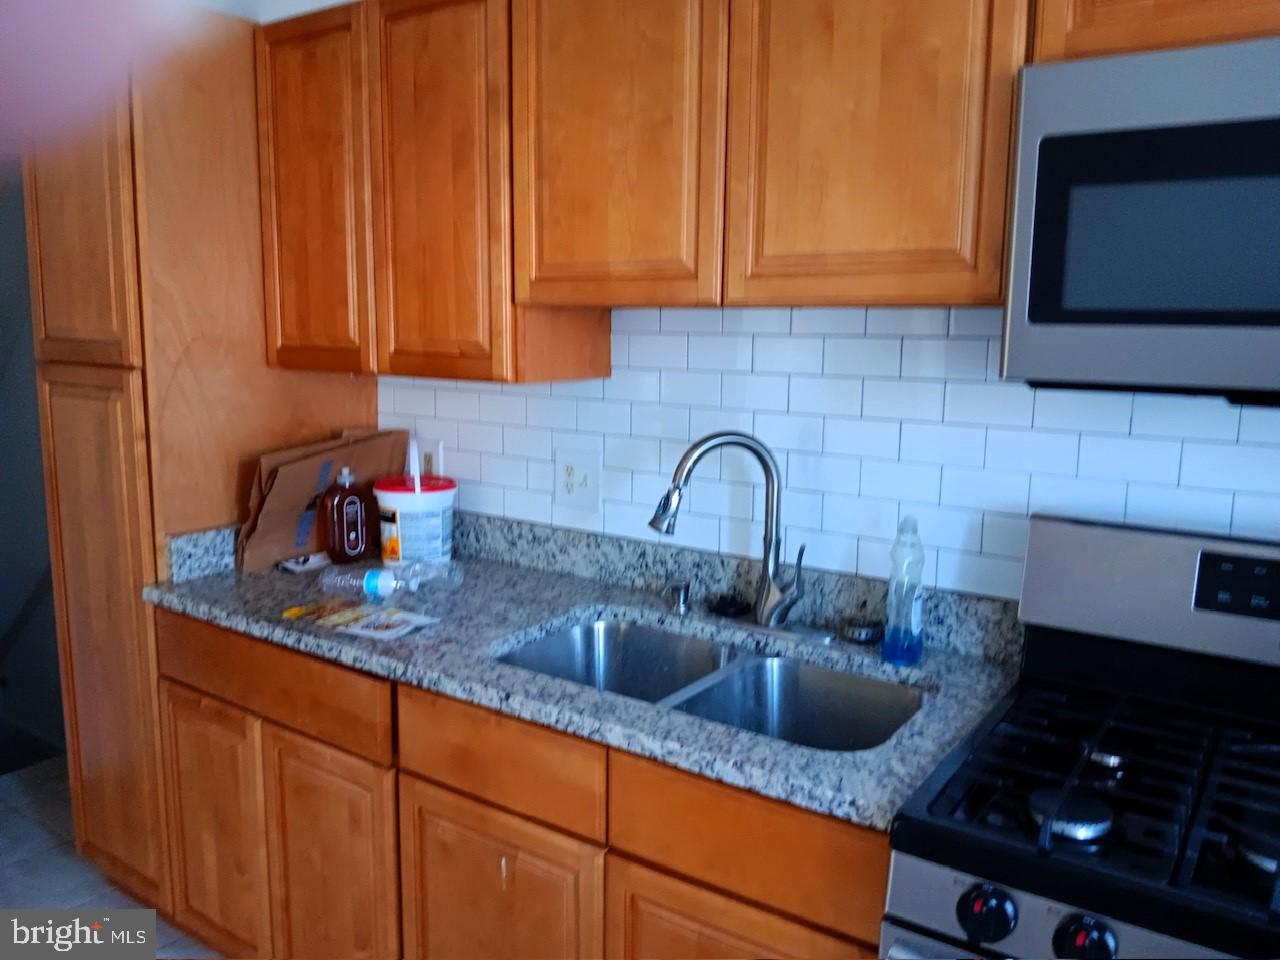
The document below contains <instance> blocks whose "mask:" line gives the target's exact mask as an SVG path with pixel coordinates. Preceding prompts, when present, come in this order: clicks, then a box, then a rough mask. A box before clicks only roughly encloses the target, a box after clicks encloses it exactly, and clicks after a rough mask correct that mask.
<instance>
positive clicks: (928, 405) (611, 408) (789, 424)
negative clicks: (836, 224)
mask: <svg viewBox="0 0 1280 960" xmlns="http://www.w3.org/2000/svg"><path fill="white" fill-rule="evenodd" d="M613 331H614V336H613V365H614V371H613V376H612V377H611V378H610V379H608V380H591V381H582V382H577V383H563V384H555V385H553V386H548V385H535V386H514V387H513V386H503V387H498V386H496V385H493V384H476V383H469V382H466V381H462V382H458V383H454V382H450V381H439V380H414V379H408V378H396V377H383V378H381V379H380V380H379V394H378V405H379V410H380V414H381V420H382V422H383V424H384V425H387V426H403V427H409V428H411V429H415V430H416V431H417V432H418V434H419V435H420V436H421V437H423V438H424V439H427V438H439V439H442V440H443V441H444V442H445V444H446V447H447V457H446V468H447V470H448V471H449V472H450V473H451V474H453V475H454V476H456V477H458V478H459V480H460V481H461V494H460V496H461V505H462V506H463V508H465V509H468V510H473V511H477V512H481V513H491V514H499V515H505V516H509V517H516V518H520V519H524V520H533V521H538V522H544V523H547V522H552V523H555V524H558V525H562V526H568V527H579V528H585V529H590V530H597V531H603V532H605V533H610V534H617V535H620V536H627V537H638V538H644V539H651V538H654V537H656V534H653V533H652V532H651V531H650V530H649V529H648V527H647V526H646V523H647V521H648V519H649V517H650V515H651V513H652V510H653V506H654V504H655V503H656V502H657V499H658V497H659V496H660V495H661V493H662V491H663V490H665V489H666V486H667V483H668V482H669V480H670V471H671V469H672V467H673V465H674V463H675V461H676V459H677V458H678V457H679V455H680V453H681V452H683V450H684V449H685V447H686V446H687V445H688V442H689V439H690V438H696V437H699V436H701V435H703V434H705V433H708V432H710V431H712V430H718V429H723V428H735V429H742V430H748V431H754V432H755V433H756V434H758V435H759V436H760V437H761V438H762V439H763V440H765V442H767V443H768V444H769V445H770V446H772V447H773V448H774V450H775V452H776V453H777V454H778V457H779V460H781V461H783V464H784V469H785V470H786V472H787V489H786V492H785V495H784V499H783V509H784V513H785V518H784V523H785V526H786V544H787V552H788V556H789V557H790V556H793V555H794V553H795V550H796V548H797V547H798V546H799V545H800V544H801V543H807V544H808V553H807V555H806V556H807V558H808V562H809V563H810V564H812V565H813V566H815V567H822V568H826V569H832V570H841V571H849V572H858V573H863V574H866V575H870V576H884V575H886V569H887V562H888V549H889V545H890V541H891V540H892V538H893V535H894V531H895V528H896V525H897V522H898V519H899V517H900V515H902V514H906V513H912V514H915V515H916V516H917V517H918V518H919V521H920V530H921V535H922V536H923V538H924V541H925V543H926V544H927V545H928V557H929V559H928V567H927V571H926V574H927V577H928V580H929V581H930V582H931V583H933V584H936V585H937V586H940V587H945V588H949V589H956V590H964V591H969V592H975V593H983V594H990V595H995V596H1004V597H1014V596H1017V594H1018V590H1019V586H1020V581H1021V573H1022V562H1021V558H1022V556H1023V554H1024V552H1025V543H1026V531H1027V521H1026V517H1027V515H1028V514H1029V513H1031V512H1033V511H1046V512H1054V513H1060V514H1068V515H1073V516H1081V517H1092V518H1100V519H1105V520H1114V521H1128V522H1132V523H1140V524H1147V525H1155V526H1166V527H1175V528H1178V527H1180V528H1186V529H1198V530H1207V531H1212V532H1217V533H1228V532H1230V533H1234V534H1238V535H1241V536H1259V537H1269V538H1275V539H1280V410H1268V409H1262V408H1256V407H1246V408H1243V409H1242V408H1240V407H1234V406H1229V405H1228V404H1227V403H1226V402H1225V401H1223V400H1220V399H1216V398H1195V397H1177V396H1166V395H1157V394H1138V395H1136V396H1135V395H1134V394H1131V393H1095V392H1079V391H1060V390H1032V389H1031V388H1029V387H1027V386H1026V385H1024V384H1020V383H1003V382H999V381H998V374H997V370H998V353H999V345H1000V340H999V337H1000V312H999V311H998V310H993V309H952V310H947V309H943V308H933V309H876V308H872V309H870V310H867V309H860V308H855V309H847V308H840V309H816V308H814V309H809V308H804V309H802V308H796V309H786V308H783V309H753V310H738V309H725V310H719V309H704V310H689V309H664V310H661V311H658V310H615V311H614V313H613ZM571 447H580V448H584V449H589V450H599V451H601V453H602V455H603V459H604V466H605V473H604V476H605V484H604V501H603V504H602V509H601V510H600V511H599V512H598V513H592V514H582V513H577V512H574V511H569V510H565V509H564V508H562V507H561V506H558V505H557V504H555V502H554V501H553V498H552V493H551V491H552V475H553V457H554V452H555V451H556V450H560V449H566V448H571ZM695 476H696V479H695V482H694V484H693V485H692V489H691V493H690V499H689V502H688V504H687V507H686V509H684V510H682V512H681V517H680V522H679V526H678V528H677V534H676V537H675V542H677V543H680V544H683V545H686V546H691V547H696V548H700V549H706V550H718V551H720V552H722V553H731V554H745V555H756V554H757V553H758V551H759V541H760V526H759V521H760V519H761V516H762V513H761V504H762V496H761V490H760V488H759V486H758V484H759V482H760V475H759V468H758V467H757V466H756V465H755V463H754V462H751V461H749V460H748V459H747V458H746V457H739V456H737V455H733V456H729V455H727V454H726V456H724V457H723V458H721V459H719V460H717V459H712V460H710V461H708V462H706V463H704V464H703V465H702V466H701V467H699V469H698V471H697V474H696V475H695Z"/></svg>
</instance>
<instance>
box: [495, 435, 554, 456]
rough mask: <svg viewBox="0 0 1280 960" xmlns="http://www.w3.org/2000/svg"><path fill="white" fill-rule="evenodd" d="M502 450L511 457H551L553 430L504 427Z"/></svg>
mask: <svg viewBox="0 0 1280 960" xmlns="http://www.w3.org/2000/svg"><path fill="white" fill-rule="evenodd" d="M502 452H503V453H505V454H506V455H507V456H509V457H526V458H530V459H534V460H550V459H551V431H550V430H544V429H542V428H540V427H504V428H503V431H502Z"/></svg>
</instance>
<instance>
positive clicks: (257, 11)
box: [208, 0, 349, 23]
mask: <svg viewBox="0 0 1280 960" xmlns="http://www.w3.org/2000/svg"><path fill="white" fill-rule="evenodd" d="M208 2H222V3H237V2H242V3H246V4H248V5H250V6H252V7H253V9H254V14H253V15H256V17H257V19H258V22H259V23H271V22H273V21H275V20H288V19H289V18H290V17H296V16H300V15H301V14H304V13H310V12H311V11H313V10H323V9H325V8H326V7H337V6H341V5H342V4H343V3H347V2H349V0H208Z"/></svg>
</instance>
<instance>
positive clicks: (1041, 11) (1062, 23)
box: [1035, 0, 1280, 60]
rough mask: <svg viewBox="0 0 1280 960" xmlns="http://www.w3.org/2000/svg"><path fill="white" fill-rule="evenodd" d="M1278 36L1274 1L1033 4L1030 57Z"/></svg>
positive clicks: (1278, 1)
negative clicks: (1265, 35)
mask: <svg viewBox="0 0 1280 960" xmlns="http://www.w3.org/2000/svg"><path fill="white" fill-rule="evenodd" d="M1270 33H1280V0H1155V2H1152V0H1039V3H1038V4H1037V6H1036V29H1035V58H1036V59H1037V60H1061V59H1064V58H1070V57H1090V56H1097V55H1099V54H1105V53H1121V52H1123V51H1127V50H1152V49H1156V48H1159V47H1180V46H1186V45H1188V44H1197V43H1220V42H1224V41H1228V40H1243V39H1245V38H1248V37H1256V36H1260V35H1264V34H1270Z"/></svg>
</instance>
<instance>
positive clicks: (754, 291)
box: [725, 0, 1027, 304]
mask: <svg viewBox="0 0 1280 960" xmlns="http://www.w3.org/2000/svg"><path fill="white" fill-rule="evenodd" d="M1026 15H1027V3H1026V0H786V2H781V0H735V2H734V5H733V20H732V25H731V28H730V29H731V34H732V37H731V40H732V43H731V49H732V51H733V53H732V64H731V66H730V77H729V210H728V252H727V264H726V268H725V270H726V272H725V302H726V303H779V304H790V303H850V304H863V303H911V304H921V303H939V304H949V303H995V302H997V301H998V300H999V299H1000V296H1001V275H1002V263H1003V248H1004V220H1005V197H1006V178H1007V174H1008V165H1009V163H1008V160H1009V137H1010V131H1011V127H1012V120H1013V110H1012V105H1013V90H1014V78H1015V74H1016V71H1017V69H1018V67H1019V66H1020V65H1021V64H1022V61H1023V56H1024V53H1025V48H1026Z"/></svg>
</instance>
